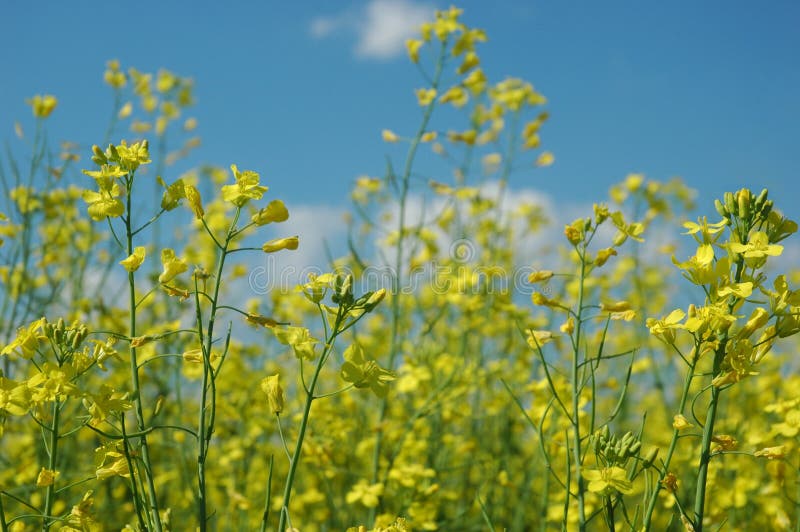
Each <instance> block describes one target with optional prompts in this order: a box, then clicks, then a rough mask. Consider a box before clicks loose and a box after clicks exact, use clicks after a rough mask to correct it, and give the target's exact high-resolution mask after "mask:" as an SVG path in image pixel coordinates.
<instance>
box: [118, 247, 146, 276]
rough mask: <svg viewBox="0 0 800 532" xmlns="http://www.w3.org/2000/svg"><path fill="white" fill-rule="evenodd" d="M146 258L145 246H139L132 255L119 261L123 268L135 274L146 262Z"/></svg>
mask: <svg viewBox="0 0 800 532" xmlns="http://www.w3.org/2000/svg"><path fill="white" fill-rule="evenodd" d="M144 257H145V248H144V247H143V246H138V247H136V248H135V249H134V250H133V254H132V255H130V256H129V257H128V258H126V259H123V260H121V261H119V263H120V264H122V266H123V267H124V268H125V269H126V270H128V271H129V272H135V271H136V270H138V269H139V266H141V265H142V262H144Z"/></svg>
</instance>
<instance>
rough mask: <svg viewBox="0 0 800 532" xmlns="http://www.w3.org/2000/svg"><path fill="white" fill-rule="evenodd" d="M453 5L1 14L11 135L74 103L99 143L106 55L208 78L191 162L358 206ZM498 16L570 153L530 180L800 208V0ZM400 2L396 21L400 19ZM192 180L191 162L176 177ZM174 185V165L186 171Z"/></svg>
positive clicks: (504, 44)
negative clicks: (406, 39)
mask: <svg viewBox="0 0 800 532" xmlns="http://www.w3.org/2000/svg"><path fill="white" fill-rule="evenodd" d="M448 5H449V3H448V2H436V1H427V0H422V1H416V0H371V1H352V2H319V1H316V2H310V1H309V2H275V1H265V2H230V3H222V2H206V1H200V2H188V1H169V2H155V1H141V2H136V3H133V4H124V5H123V4H118V3H113V2H88V1H87V2H22V1H6V2H4V3H3V5H2V7H1V8H0V11H1V13H0V66H2V72H3V78H2V82H0V140H3V141H5V140H10V141H12V142H13V141H14V138H13V137H14V133H13V123H14V121H15V120H19V121H21V122H23V124H25V123H27V124H30V120H31V119H30V116H29V109H28V107H27V106H25V105H24V103H23V101H24V99H25V98H26V97H30V96H31V95H33V94H37V93H43V92H48V93H52V94H55V95H57V96H58V97H59V100H60V103H59V107H58V109H57V110H56V112H55V113H54V115H53V117H51V119H50V127H51V128H52V137H53V138H54V139H59V140H60V139H71V140H77V141H79V142H82V143H84V144H86V145H89V144H91V143H94V142H99V141H100V140H101V139H102V135H103V132H104V131H105V126H106V123H107V118H108V116H109V114H110V106H111V101H112V99H111V93H110V90H109V89H108V88H107V87H105V86H104V85H103V83H102V73H103V70H104V64H105V61H106V60H108V59H111V58H117V59H119V60H120V61H121V62H122V64H123V66H124V67H128V66H135V67H137V68H139V69H140V70H145V71H155V70H156V69H158V68H159V67H166V68H168V69H170V70H172V71H174V72H176V73H178V74H181V75H185V76H191V77H193V78H194V79H195V83H196V95H197V101H198V105H197V107H196V108H195V109H194V113H193V114H194V116H196V117H197V118H198V120H199V124H200V126H199V129H198V132H199V134H200V135H201V136H202V138H203V146H202V147H201V148H200V150H199V151H198V152H197V153H196V154H195V156H193V158H192V159H191V160H190V161H189V162H190V163H199V162H208V163H216V164H221V165H228V164H230V163H231V162H236V163H238V164H239V166H240V168H242V167H244V168H252V169H255V170H258V171H260V172H261V173H262V180H263V181H265V182H267V183H268V184H269V185H270V187H271V189H272V192H273V193H274V194H275V196H273V197H281V198H284V199H285V200H286V201H287V203H288V204H289V205H290V206H291V205H292V204H295V205H300V204H302V205H309V206H315V205H317V206H325V207H331V206H338V205H342V206H344V205H346V204H347V201H348V199H347V198H348V194H349V190H350V185H351V183H352V181H353V179H354V178H355V177H356V176H358V175H361V174H371V175H379V174H381V173H382V171H383V168H384V157H385V155H386V154H387V153H390V154H392V155H394V156H400V155H401V153H402V152H401V150H400V149H398V148H397V147H394V146H387V145H385V144H384V143H383V142H382V141H381V139H380V131H381V130H382V129H383V128H391V129H393V130H395V131H398V132H409V133H410V132H411V131H413V130H414V128H415V127H416V125H417V123H418V121H419V115H418V108H417V105H416V101H415V99H414V96H413V92H412V91H413V89H414V88H416V87H419V86H421V85H422V80H421V79H420V78H419V75H418V73H417V71H416V69H415V68H414V66H413V65H411V64H410V63H409V61H408V60H407V58H406V57H405V54H404V52H403V51H402V50H400V49H398V47H397V46H396V45H397V43H399V42H402V39H399V38H393V36H397V35H400V36H403V35H404V31H405V28H407V27H408V25H409V24H411V25H416V23H417V21H416V20H415V17H417V16H418V14H419V13H420V12H421V13H423V14H424V13H428V12H432V10H433V9H434V8H435V7H438V8H445V7H447V6H448ZM458 5H459V6H460V7H463V8H464V11H465V13H464V21H465V22H466V23H467V24H469V25H471V26H477V27H482V28H484V29H486V31H487V33H488V35H489V42H488V43H486V44H485V45H484V46H483V48H482V50H481V58H482V61H483V65H484V69H485V70H486V71H487V74H488V75H489V76H490V78H492V79H495V80H497V79H502V78H503V77H505V76H518V77H522V78H525V79H527V80H529V81H531V82H532V83H533V84H534V85H535V86H536V88H537V89H538V90H539V91H540V92H542V93H544V94H545V95H546V96H547V97H548V99H549V104H548V109H549V111H550V113H551V120H550V122H549V123H548V124H547V125H546V127H545V129H544V131H543V135H542V138H543V146H545V147H546V148H547V149H549V150H551V151H553V152H554V153H555V155H556V158H557V160H556V163H555V164H554V165H553V166H552V167H550V168H547V169H541V170H537V171H535V172H532V173H528V174H524V175H522V174H521V175H517V176H514V177H513V179H512V186H513V187H517V188H533V189H537V190H539V191H542V192H543V193H546V194H547V195H549V196H550V197H551V198H552V199H553V201H554V202H555V203H557V204H559V203H562V202H579V203H580V202H588V203H591V202H592V201H599V200H602V199H604V198H605V197H606V193H607V190H608V187H609V185H611V184H612V183H614V182H616V181H619V180H620V179H622V178H623V177H624V176H625V175H626V174H627V173H629V172H643V173H645V174H646V175H648V176H650V177H653V178H657V179H667V178H669V177H672V176H681V177H683V178H684V179H685V180H686V181H687V182H689V183H690V184H692V185H693V186H694V187H696V188H698V189H699V191H700V196H699V200H700V204H701V206H703V207H704V210H708V211H709V214H713V210H712V209H713V207H712V205H711V202H712V201H713V199H714V198H715V197H718V196H720V195H721V194H722V192H724V191H725V190H735V189H737V188H739V187H741V186H749V187H751V188H754V189H760V188H761V187H762V186H766V187H769V188H770V189H771V191H772V194H773V196H774V197H775V199H777V200H778V202H779V204H781V205H783V206H784V210H785V212H787V214H790V215H792V216H793V217H795V218H797V217H800V206H798V205H797V203H796V198H798V197H799V196H800V184H798V179H797V171H798V168H800V149H798V148H797V147H796V142H797V139H798V138H800V135H798V133H800V101H799V100H798V98H797V95H798V94H800V90H798V89H800V61H798V56H797V54H798V51H800V32H798V31H797V28H798V27H800V3H797V2H780V1H776V2H769V3H756V2H738V1H727V2H720V1H709V2H696V1H680V2H633V1H630V2H602V3H601V2H556V1H551V2H535V1H521V0H514V1H512V0H498V1H496V2H485V1H477V0H471V1H465V2H461V3H460V4H458ZM387 12H388V15H387ZM172 177H176V176H172ZM168 180H170V179H169V176H168Z"/></svg>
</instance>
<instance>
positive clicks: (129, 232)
mask: <svg viewBox="0 0 800 532" xmlns="http://www.w3.org/2000/svg"><path fill="white" fill-rule="evenodd" d="M132 188H133V174H132V173H131V174H130V176H129V178H128V186H127V189H128V190H127V199H126V201H127V206H126V216H125V218H124V219H125V234H126V239H127V251H128V255H132V254H133V234H134V233H133V229H132V227H131V217H132V215H131V206H132V205H131V204H132V200H131V197H132V194H131V189H132ZM128 287H129V291H128V292H129V300H130V327H129V328H130V332H129V336H130V337H131V338H134V337H136V282H135V280H134V276H133V272H128ZM130 354H131V356H130V367H131V382H132V385H133V397H134V405H135V408H134V410H135V411H136V426H137V428H138V430H139V432H144V431H145V429H146V425H145V420H144V408H143V406H142V393H141V392H142V390H141V386H140V384H139V364H138V362H137V360H136V348H135V347H131V348H130ZM139 444H140V445H141V450H142V461H143V462H144V473H145V481H146V484H147V502H148V505H149V509H150V515H151V521H152V523H153V526H154V527H155V531H156V532H162V525H161V516H160V515H159V512H158V497H157V495H156V485H155V480H154V479H153V465H152V462H151V460H150V449H149V447H148V445H147V435H146V433H145V434H142V436H140V437H139ZM131 474H133V471H131Z"/></svg>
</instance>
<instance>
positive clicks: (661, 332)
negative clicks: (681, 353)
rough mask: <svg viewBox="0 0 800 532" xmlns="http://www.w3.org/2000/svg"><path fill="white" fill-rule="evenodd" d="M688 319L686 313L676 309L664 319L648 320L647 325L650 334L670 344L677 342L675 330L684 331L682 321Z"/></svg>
mask: <svg viewBox="0 0 800 532" xmlns="http://www.w3.org/2000/svg"><path fill="white" fill-rule="evenodd" d="M685 317H686V313H685V312H684V311H682V310H681V309H675V310H673V311H672V312H670V313H669V315H668V316H667V317H666V318H664V319H662V320H656V319H654V318H647V322H646V325H647V327H648V328H649V329H650V334H652V335H654V336H658V337H660V338H661V339H662V340H664V341H665V342H666V343H668V344H672V343H674V342H675V329H683V328H684V326H683V325H681V324H680V322H681V320H683V318H685Z"/></svg>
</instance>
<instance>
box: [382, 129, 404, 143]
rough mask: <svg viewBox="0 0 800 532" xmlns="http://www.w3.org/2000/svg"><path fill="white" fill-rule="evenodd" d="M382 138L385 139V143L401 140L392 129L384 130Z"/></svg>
mask: <svg viewBox="0 0 800 532" xmlns="http://www.w3.org/2000/svg"><path fill="white" fill-rule="evenodd" d="M381 137H382V138H383V141H384V142H397V141H398V140H400V137H398V136H397V135H396V134H395V133H394V131H392V130H390V129H384V130H383V131H381Z"/></svg>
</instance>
